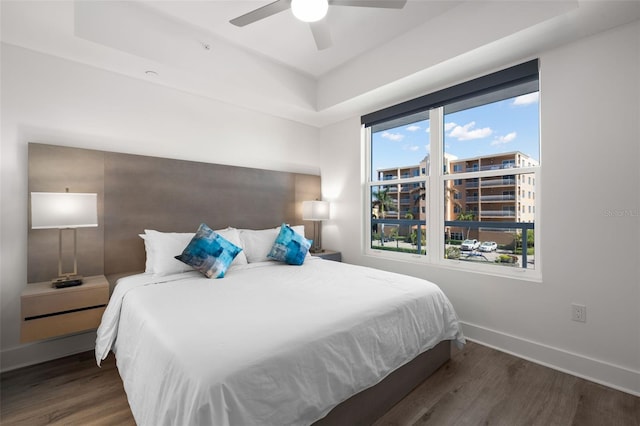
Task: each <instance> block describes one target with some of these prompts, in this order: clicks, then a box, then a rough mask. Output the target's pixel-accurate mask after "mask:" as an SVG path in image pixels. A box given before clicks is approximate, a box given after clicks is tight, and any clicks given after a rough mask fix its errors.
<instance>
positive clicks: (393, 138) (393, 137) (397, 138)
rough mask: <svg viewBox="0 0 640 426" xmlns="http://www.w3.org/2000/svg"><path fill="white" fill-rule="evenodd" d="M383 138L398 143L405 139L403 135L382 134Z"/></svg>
mask: <svg viewBox="0 0 640 426" xmlns="http://www.w3.org/2000/svg"><path fill="white" fill-rule="evenodd" d="M382 137H383V138H385V139H389V140H391V141H396V142H398V141H401V140H402V139H404V135H403V134H402V133H390V132H382Z"/></svg>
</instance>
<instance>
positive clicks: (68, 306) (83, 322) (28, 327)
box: [20, 275, 109, 342]
mask: <svg viewBox="0 0 640 426" xmlns="http://www.w3.org/2000/svg"><path fill="white" fill-rule="evenodd" d="M108 302H109V281H107V278H106V277H105V276H104V275H96V276H93V277H85V278H84V280H83V284H82V285H79V286H76V287H67V288H53V287H51V282H50V281H47V282H42V283H34V284H27V288H25V289H24V291H23V292H22V295H21V296H20V304H21V308H22V314H21V316H22V326H21V333H20V341H21V342H30V341H33V340H41V339H48V338H51V337H57V336H64V335H66V334H73V333H80V332H83V331H87V330H94V329H96V328H98V326H99V325H100V320H101V319H102V314H103V312H104V310H105V307H106V306H107V303H108Z"/></svg>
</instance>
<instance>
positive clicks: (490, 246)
mask: <svg viewBox="0 0 640 426" xmlns="http://www.w3.org/2000/svg"><path fill="white" fill-rule="evenodd" d="M497 248H498V244H496V242H495V241H485V242H484V243H482V244H480V248H479V250H480V251H489V252H491V251H494V250H496V249H497Z"/></svg>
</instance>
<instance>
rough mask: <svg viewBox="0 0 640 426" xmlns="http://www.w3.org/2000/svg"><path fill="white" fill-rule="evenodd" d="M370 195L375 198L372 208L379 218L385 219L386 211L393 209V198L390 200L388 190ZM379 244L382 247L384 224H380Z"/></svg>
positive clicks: (380, 190) (381, 190)
mask: <svg viewBox="0 0 640 426" xmlns="http://www.w3.org/2000/svg"><path fill="white" fill-rule="evenodd" d="M372 195H373V197H374V198H375V200H374V201H373V202H372V203H371V204H372V207H373V206H377V207H378V214H379V217H380V218H382V219H385V218H386V217H387V210H390V209H392V208H393V207H395V204H394V202H393V198H391V196H390V195H389V188H387V189H379V190H378V191H377V192H373V194H372ZM376 231H377V227H376ZM380 244H381V245H384V223H383V224H382V226H381V230H380Z"/></svg>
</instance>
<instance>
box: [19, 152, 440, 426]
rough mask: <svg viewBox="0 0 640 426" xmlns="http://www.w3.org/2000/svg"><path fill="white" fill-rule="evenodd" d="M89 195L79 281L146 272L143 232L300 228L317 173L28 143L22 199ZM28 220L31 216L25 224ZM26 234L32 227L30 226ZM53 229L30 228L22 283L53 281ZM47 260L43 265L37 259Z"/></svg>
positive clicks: (365, 409) (365, 397)
mask: <svg viewBox="0 0 640 426" xmlns="http://www.w3.org/2000/svg"><path fill="white" fill-rule="evenodd" d="M66 188H69V191H70V192H95V193H97V194H98V223H99V226H98V227H97V228H85V229H82V230H81V232H78V247H80V250H79V253H78V268H79V273H81V274H83V275H85V276H91V275H106V276H107V278H108V279H109V281H110V283H111V285H112V287H113V285H115V281H116V280H117V278H119V277H120V276H124V275H130V274H132V273H138V272H141V271H144V264H145V254H144V243H143V241H142V239H141V238H139V237H138V234H140V233H142V232H144V229H155V230H158V231H164V232H195V230H196V228H197V227H198V225H199V224H200V223H202V222H204V223H207V224H208V225H209V226H211V227H212V228H213V229H220V228H225V227H227V226H233V227H236V228H251V229H261V228H273V227H276V226H278V225H280V224H281V223H283V222H285V223H289V224H292V225H305V233H306V234H307V236H308V237H310V236H311V235H312V232H313V228H312V225H311V224H310V223H309V222H306V223H305V222H303V221H302V206H301V205H302V201H305V200H315V199H320V196H321V192H320V176H317V175H309V174H301V173H287V172H277V171H271V170H261V169H252V168H245V167H235V166H226V165H219V164H209V163H200V162H194V161H184V160H175V159H167V158H157V157H148V156H140V155H132V154H122V153H114V152H106V151H97V150H89V149H81V148H70V147H63V146H56V145H46V144H37V143H30V144H29V192H34V191H43V192H49V191H50V192H64V191H65V189H66ZM30 216H31V215H30V214H29V217H30ZM29 228H30V227H29ZM57 240H58V232H57V231H56V230H37V231H32V230H31V229H29V230H28V279H29V282H39V281H46V280H48V279H50V277H52V276H55V275H57V261H56V260H57V250H58V247H57ZM45 259H46V260H48V261H43V260H45ZM449 357H450V342H449V341H443V342H441V343H440V344H438V345H437V346H436V347H434V348H432V349H431V350H429V351H427V352H425V353H423V354H421V355H419V356H418V357H416V358H415V359H414V360H412V361H410V362H409V363H407V364H406V365H405V366H403V367H401V368H399V369H397V370H396V371H394V372H393V373H391V374H390V375H389V376H387V377H386V378H385V379H384V380H382V381H381V382H380V383H378V384H377V385H375V386H373V387H371V388H369V389H366V390H364V391H362V392H360V393H358V394H356V395H354V396H352V397H351V398H349V399H348V400H346V401H344V402H342V403H341V404H339V405H337V406H336V407H334V408H333V410H331V411H330V412H329V414H328V415H327V416H326V417H324V418H323V419H321V420H319V421H318V422H316V423H315V425H318V426H321V425H337V424H339V425H342V424H344V425H346V424H348V425H368V424H371V423H373V422H375V421H376V420H377V419H378V418H379V417H380V416H382V415H383V414H384V413H386V412H387V411H388V410H389V409H390V408H391V407H393V405H395V404H396V403H397V402H398V401H400V400H401V399H402V398H404V397H405V396H406V395H407V394H408V393H409V392H411V390H413V389H414V388H415V387H416V386H417V385H419V384H420V383H421V382H422V381H424V379H426V378H427V377H429V376H430V375H431V374H432V373H433V372H434V371H435V370H437V369H438V368H439V367H440V366H441V365H442V364H444V363H445V362H446V361H447V360H448V359H449Z"/></svg>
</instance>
